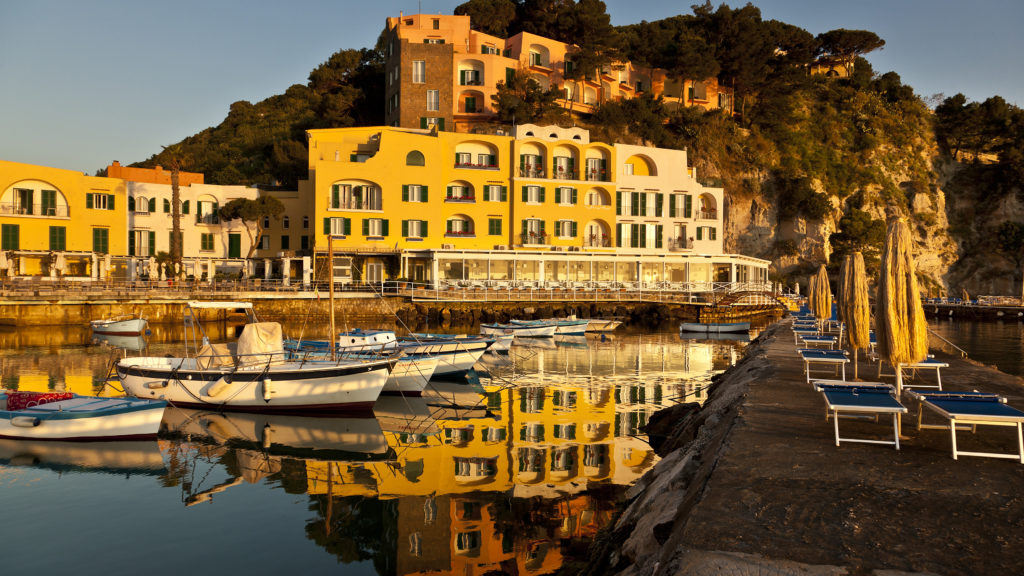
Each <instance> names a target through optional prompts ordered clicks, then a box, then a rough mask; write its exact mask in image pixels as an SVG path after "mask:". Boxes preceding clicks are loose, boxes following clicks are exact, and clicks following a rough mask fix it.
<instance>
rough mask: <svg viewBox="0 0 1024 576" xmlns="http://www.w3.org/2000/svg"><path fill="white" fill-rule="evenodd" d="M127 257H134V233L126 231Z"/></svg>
mask: <svg viewBox="0 0 1024 576" xmlns="http://www.w3.org/2000/svg"><path fill="white" fill-rule="evenodd" d="M128 255H129V256H135V231H134V230H129V231H128Z"/></svg>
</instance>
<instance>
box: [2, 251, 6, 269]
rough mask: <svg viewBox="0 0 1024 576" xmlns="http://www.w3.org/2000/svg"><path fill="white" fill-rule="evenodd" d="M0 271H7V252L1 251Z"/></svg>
mask: <svg viewBox="0 0 1024 576" xmlns="http://www.w3.org/2000/svg"><path fill="white" fill-rule="evenodd" d="M0 270H7V251H6V250H0Z"/></svg>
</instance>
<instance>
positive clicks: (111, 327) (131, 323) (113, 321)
mask: <svg viewBox="0 0 1024 576" xmlns="http://www.w3.org/2000/svg"><path fill="white" fill-rule="evenodd" d="M89 326H91V327H92V331H93V332H94V333H96V334H107V335H110V336H138V335H140V334H142V333H143V332H145V331H146V326H148V323H147V322H146V319H145V318H143V317H142V316H133V315H131V314H123V315H121V316H116V317H114V318H108V319H106V320H93V321H92V322H89Z"/></svg>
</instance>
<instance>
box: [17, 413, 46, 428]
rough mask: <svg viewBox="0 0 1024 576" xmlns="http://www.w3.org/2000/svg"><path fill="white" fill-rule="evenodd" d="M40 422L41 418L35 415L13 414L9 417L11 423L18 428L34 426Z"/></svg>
mask: <svg viewBox="0 0 1024 576" xmlns="http://www.w3.org/2000/svg"><path fill="white" fill-rule="evenodd" d="M42 423H43V422H42V420H40V419H39V418H36V417H35V416H15V417H14V418H11V425H12V426H17V427H18V428H35V427H36V426H39V425H40V424H42Z"/></svg>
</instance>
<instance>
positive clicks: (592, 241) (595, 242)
mask: <svg viewBox="0 0 1024 576" xmlns="http://www.w3.org/2000/svg"><path fill="white" fill-rule="evenodd" d="M583 247H584V248H611V247H612V239H611V238H609V237H608V235H607V234H601V235H597V234H591V235H590V236H587V237H586V238H585V239H584V240H583Z"/></svg>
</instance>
